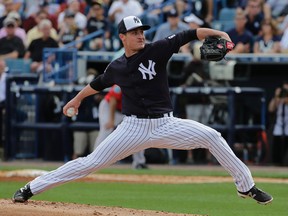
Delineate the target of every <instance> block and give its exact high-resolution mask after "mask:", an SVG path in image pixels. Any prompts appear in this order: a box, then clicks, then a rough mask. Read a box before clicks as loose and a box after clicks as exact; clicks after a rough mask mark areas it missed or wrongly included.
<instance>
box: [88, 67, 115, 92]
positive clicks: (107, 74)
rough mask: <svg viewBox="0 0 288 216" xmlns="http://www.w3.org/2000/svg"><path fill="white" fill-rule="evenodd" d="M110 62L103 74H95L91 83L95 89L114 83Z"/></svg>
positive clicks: (100, 89)
mask: <svg viewBox="0 0 288 216" xmlns="http://www.w3.org/2000/svg"><path fill="white" fill-rule="evenodd" d="M110 65H111V63H110V64H109V65H108V66H107V67H106V69H105V71H104V73H103V74H100V75H99V76H97V77H96V78H95V79H94V80H93V81H92V82H91V83H90V86H91V88H93V89H95V90H96V91H102V90H103V89H105V88H108V87H111V86H112V85H113V84H114V79H113V71H112V69H111V67H110Z"/></svg>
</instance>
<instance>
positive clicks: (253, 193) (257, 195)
mask: <svg viewBox="0 0 288 216" xmlns="http://www.w3.org/2000/svg"><path fill="white" fill-rule="evenodd" d="M238 196H240V197H242V198H247V197H251V198H252V199H254V200H256V201H257V203H259V204H262V205H266V204H268V203H270V202H272V200H273V197H272V196H271V195H270V194H268V193H266V192H264V191H262V190H260V189H258V188H257V187H256V186H253V187H252V188H251V189H250V190H249V191H247V192H240V191H238Z"/></svg>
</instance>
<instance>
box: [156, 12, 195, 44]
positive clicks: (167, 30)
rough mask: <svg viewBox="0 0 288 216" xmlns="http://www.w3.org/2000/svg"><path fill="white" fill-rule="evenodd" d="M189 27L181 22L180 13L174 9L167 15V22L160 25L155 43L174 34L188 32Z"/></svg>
mask: <svg viewBox="0 0 288 216" xmlns="http://www.w3.org/2000/svg"><path fill="white" fill-rule="evenodd" d="M188 29H189V26H188V25H187V24H186V23H184V22H182V21H181V20H180V17H179V15H178V12H177V11H176V10H175V9H174V8H173V9H172V10H170V11H169V12H168V13H167V22H165V23H163V24H162V25H160V27H159V28H158V29H157V31H156V34H155V36H154V38H153V41H157V40H159V39H163V38H165V37H168V36H170V35H172V34H176V33H178V32H181V31H184V30H188Z"/></svg>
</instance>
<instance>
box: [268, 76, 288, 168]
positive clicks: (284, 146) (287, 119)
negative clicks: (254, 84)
mask: <svg viewBox="0 0 288 216" xmlns="http://www.w3.org/2000/svg"><path fill="white" fill-rule="evenodd" d="M268 110H269V112H271V113H275V114H276V121H275V124H274V128H273V144H272V163H273V164H275V165H286V166H287V165H288V82H287V81H284V82H283V85H282V87H279V88H276V90H275V95H274V97H273V98H272V99H271V100H270V102H269V106H268Z"/></svg>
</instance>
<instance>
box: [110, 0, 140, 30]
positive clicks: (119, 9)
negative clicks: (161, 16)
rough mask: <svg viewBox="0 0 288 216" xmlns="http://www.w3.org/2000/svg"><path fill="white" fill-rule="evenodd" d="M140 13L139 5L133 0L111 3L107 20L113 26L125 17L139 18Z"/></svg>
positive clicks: (120, 0)
mask: <svg viewBox="0 0 288 216" xmlns="http://www.w3.org/2000/svg"><path fill="white" fill-rule="evenodd" d="M142 13H143V8H142V6H141V4H140V3H139V2H138V1H134V0H116V1H113V3H112V4H111V7H110V9H109V11H108V15H109V19H110V21H111V22H112V23H113V24H114V25H115V26H117V25H118V23H119V22H120V21H121V20H122V19H123V18H124V17H126V16H130V15H134V16H140V15H142Z"/></svg>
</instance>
